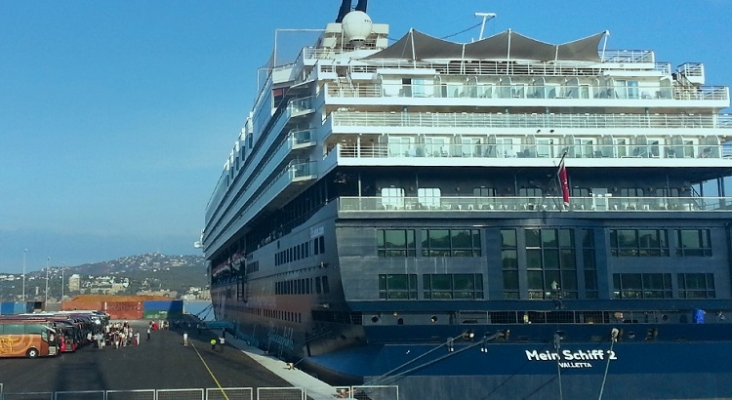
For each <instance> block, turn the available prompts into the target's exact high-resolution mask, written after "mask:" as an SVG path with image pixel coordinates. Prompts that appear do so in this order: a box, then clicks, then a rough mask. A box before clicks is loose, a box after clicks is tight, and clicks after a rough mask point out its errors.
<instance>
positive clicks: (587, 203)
mask: <svg viewBox="0 0 732 400" xmlns="http://www.w3.org/2000/svg"><path fill="white" fill-rule="evenodd" d="M562 203H563V202H562V198H561V197H423V198H418V197H340V198H339V199H338V211H339V212H340V213H351V212H399V213H404V212H461V213H467V212H471V213H475V212H480V213H486V212H490V213H495V212H513V213H515V212H537V211H538V212H567V211H570V212H635V213H641V212H645V213H647V212H659V213H678V212H731V211H732V197H609V196H598V197H573V198H570V202H569V207H565V206H564V205H563V204H562Z"/></svg>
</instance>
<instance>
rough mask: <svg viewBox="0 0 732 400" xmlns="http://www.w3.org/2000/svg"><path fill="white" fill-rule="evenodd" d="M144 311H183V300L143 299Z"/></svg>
mask: <svg viewBox="0 0 732 400" xmlns="http://www.w3.org/2000/svg"><path fill="white" fill-rule="evenodd" d="M143 307H144V311H145V312H148V311H168V312H171V311H172V312H178V313H182V312H183V300H148V301H145V304H144V306H143Z"/></svg>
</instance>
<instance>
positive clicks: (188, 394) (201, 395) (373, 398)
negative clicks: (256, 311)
mask: <svg viewBox="0 0 732 400" xmlns="http://www.w3.org/2000/svg"><path fill="white" fill-rule="evenodd" d="M310 397H311V398H313V399H314V400H325V399H322V398H318V397H315V396H312V395H311V396H310ZM330 398H332V399H335V398H339V399H341V398H342V399H360V400H399V388H398V387H397V386H341V387H337V388H336V391H335V392H334V393H333V394H332V395H331V397H330ZM307 399H308V395H307V393H306V390H305V389H303V388H298V387H259V388H256V396H255V390H254V389H253V388H249V387H237V388H207V389H143V390H82V391H63V392H23V393H5V392H3V384H2V383H0V400H307Z"/></svg>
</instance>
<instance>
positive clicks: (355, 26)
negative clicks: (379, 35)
mask: <svg viewBox="0 0 732 400" xmlns="http://www.w3.org/2000/svg"><path fill="white" fill-rule="evenodd" d="M342 23H343V34H344V35H345V36H346V40H348V41H349V42H351V44H353V45H354V46H356V47H359V46H361V45H362V44H363V42H365V41H366V38H367V37H368V36H369V35H370V34H371V27H372V25H373V23H372V22H371V17H369V16H368V14H366V13H365V12H363V11H351V12H350V13H348V14H346V16H345V17H343V22H342Z"/></svg>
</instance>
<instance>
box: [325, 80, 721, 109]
mask: <svg viewBox="0 0 732 400" xmlns="http://www.w3.org/2000/svg"><path fill="white" fill-rule="evenodd" d="M326 90H327V93H328V96H329V97H333V98H375V97H381V98H395V99H397V98H428V99H445V100H444V101H449V99H461V98H463V99H464V98H468V99H485V100H490V99H501V100H506V99H514V100H515V99H529V100H541V99H552V100H571V99H575V100H586V101H590V103H586V104H585V105H586V106H591V104H592V103H591V102H592V101H596V100H612V101H617V102H618V103H620V102H626V103H624V104H623V105H631V104H632V103H627V102H628V101H637V100H644V101H649V100H665V101H668V100H692V101H700V102H702V101H727V102H728V101H729V90H728V88H727V87H725V86H701V87H699V88H698V89H697V88H682V87H671V86H667V87H660V86H659V85H654V86H651V85H646V86H643V85H641V86H633V87H607V86H605V85H582V86H579V85H575V86H559V85H540V86H539V85H529V84H525V83H520V84H513V85H500V84H493V83H490V84H489V83H485V82H477V83H473V84H464V85H459V86H455V85H449V86H448V85H440V84H438V83H432V82H429V83H425V84H423V85H415V84H412V85H403V84H374V83H359V84H345V83H344V84H338V83H329V84H327V88H326ZM556 104H557V105H560V106H561V103H556ZM643 104H645V105H647V104H648V103H643ZM618 105H620V104H618ZM638 105H640V103H639V104H638Z"/></svg>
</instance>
